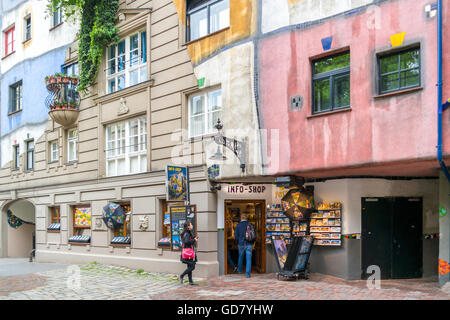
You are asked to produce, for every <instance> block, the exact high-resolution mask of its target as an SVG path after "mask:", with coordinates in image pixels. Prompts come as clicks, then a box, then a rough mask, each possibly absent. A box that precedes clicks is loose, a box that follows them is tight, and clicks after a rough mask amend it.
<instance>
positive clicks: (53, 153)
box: [50, 140, 59, 162]
mask: <svg viewBox="0 0 450 320" xmlns="http://www.w3.org/2000/svg"><path fill="white" fill-rule="evenodd" d="M58 147H59V146H58V140H55V141H51V142H50V162H56V161H58V158H59V148H58Z"/></svg>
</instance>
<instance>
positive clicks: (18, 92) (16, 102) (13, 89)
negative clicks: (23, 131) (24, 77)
mask: <svg viewBox="0 0 450 320" xmlns="http://www.w3.org/2000/svg"><path fill="white" fill-rule="evenodd" d="M9 96H10V102H9V113H13V112H17V111H20V110H22V81H19V82H17V83H15V84H13V85H12V86H10V87H9Z"/></svg>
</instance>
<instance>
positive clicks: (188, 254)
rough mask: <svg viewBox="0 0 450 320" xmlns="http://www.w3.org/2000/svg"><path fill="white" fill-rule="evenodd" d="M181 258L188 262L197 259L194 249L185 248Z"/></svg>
mask: <svg viewBox="0 0 450 320" xmlns="http://www.w3.org/2000/svg"><path fill="white" fill-rule="evenodd" d="M181 258H183V259H186V260H194V259H195V251H194V249H193V248H184V247H183V249H182V250H181Z"/></svg>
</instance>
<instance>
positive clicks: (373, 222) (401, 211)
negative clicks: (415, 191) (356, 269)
mask: <svg viewBox="0 0 450 320" xmlns="http://www.w3.org/2000/svg"><path fill="white" fill-rule="evenodd" d="M361 204H362V219H361V222H362V232H361V241H362V242H361V246H362V248H361V249H362V250H361V253H362V257H361V258H362V261H361V262H362V264H361V266H362V278H363V279H365V278H367V277H368V276H369V274H367V268H368V267H369V266H373V265H375V266H378V267H379V268H380V271H381V279H408V278H421V277H422V272H423V262H422V256H423V250H422V198H362V201H361Z"/></svg>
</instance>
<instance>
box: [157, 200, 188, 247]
mask: <svg viewBox="0 0 450 320" xmlns="http://www.w3.org/2000/svg"><path fill="white" fill-rule="evenodd" d="M183 204H184V203H183V202H167V201H166V200H161V217H162V219H161V220H162V226H161V237H160V239H159V241H158V247H159V248H167V249H170V248H171V238H172V234H171V227H170V207H171V206H182V205H183Z"/></svg>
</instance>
